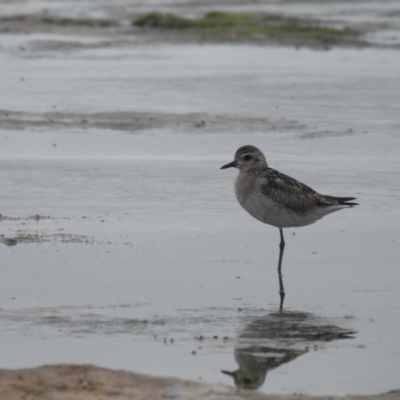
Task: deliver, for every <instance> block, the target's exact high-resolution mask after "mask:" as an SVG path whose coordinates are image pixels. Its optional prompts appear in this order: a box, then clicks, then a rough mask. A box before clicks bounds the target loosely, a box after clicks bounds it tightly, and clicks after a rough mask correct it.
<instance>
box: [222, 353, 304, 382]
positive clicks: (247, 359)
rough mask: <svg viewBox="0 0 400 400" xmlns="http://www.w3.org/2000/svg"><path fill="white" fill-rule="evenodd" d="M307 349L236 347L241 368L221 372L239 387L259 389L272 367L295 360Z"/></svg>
mask: <svg viewBox="0 0 400 400" xmlns="http://www.w3.org/2000/svg"><path fill="white" fill-rule="evenodd" d="M306 352H307V350H303V351H301V350H290V349H278V348H273V347H265V346H250V347H246V348H243V349H240V348H237V349H235V360H236V362H237V363H238V364H239V369H238V370H236V371H233V372H230V371H224V370H222V371H221V372H222V373H223V374H225V375H229V376H231V377H232V378H233V381H234V382H235V386H236V387H237V388H239V389H258V388H259V387H260V386H261V385H262V384H263V383H264V381H265V378H266V377H267V372H268V371H269V370H270V369H274V368H277V367H279V366H280V365H281V364H284V363H287V362H289V361H292V360H294V359H295V358H297V357H298V356H301V355H302V354H304V353H306Z"/></svg>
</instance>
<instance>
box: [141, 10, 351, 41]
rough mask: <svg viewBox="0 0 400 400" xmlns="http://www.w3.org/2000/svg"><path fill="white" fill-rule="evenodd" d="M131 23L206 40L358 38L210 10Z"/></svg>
mask: <svg viewBox="0 0 400 400" xmlns="http://www.w3.org/2000/svg"><path fill="white" fill-rule="evenodd" d="M133 24H134V25H136V26H139V27H144V28H153V29H157V30H164V31H165V30H169V31H172V32H175V33H183V34H184V33H188V34H197V35H201V37H204V38H209V39H213V38H215V39H228V40H232V39H246V38H258V39H262V38H266V39H268V38H276V39H283V38H291V39H296V38H297V39H299V40H302V41H309V42H316V43H336V42H341V41H345V39H346V38H348V39H350V38H355V37H356V36H357V32H356V31H354V30H352V29H349V28H343V29H339V28H333V27H326V26H321V24H318V23H317V22H310V21H302V20H299V19H294V18H287V17H283V16H279V15H271V14H263V13H232V12H225V11H212V12H209V13H207V14H205V15H204V16H203V17H201V18H198V19H190V18H185V17H180V16H177V15H175V14H171V13H160V12H152V13H148V14H144V15H142V16H140V17H139V18H137V19H135V20H134V21H133Z"/></svg>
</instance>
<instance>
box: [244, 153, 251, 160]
mask: <svg viewBox="0 0 400 400" xmlns="http://www.w3.org/2000/svg"><path fill="white" fill-rule="evenodd" d="M243 159H244V160H245V161H250V160H251V155H250V154H247V155H245V156H244V157H243Z"/></svg>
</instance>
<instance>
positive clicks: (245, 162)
mask: <svg viewBox="0 0 400 400" xmlns="http://www.w3.org/2000/svg"><path fill="white" fill-rule="evenodd" d="M230 167H235V168H238V169H239V174H238V176H237V178H236V181H235V193H236V197H237V200H238V202H239V204H240V205H241V206H242V207H243V208H244V209H245V210H246V211H247V212H248V213H249V214H250V215H251V216H253V217H254V218H256V219H258V220H259V221H261V222H264V223H265V224H269V225H272V226H275V227H277V228H279V232H280V235H281V242H280V244H279V247H280V252H279V262H278V276H279V294H280V300H281V301H280V308H281V309H282V307H283V300H284V298H285V290H284V287H283V280H282V258H283V251H284V248H285V241H284V239H283V230H282V229H283V228H289V227H299V226H306V225H310V224H313V223H314V222H315V221H317V220H319V219H321V218H323V217H324V216H325V215H327V214H330V213H332V212H335V211H338V210H341V209H342V208H349V207H352V206H355V205H357V203H351V202H350V201H351V200H354V197H334V196H326V195H323V194H319V193H317V192H316V191H315V190H313V189H311V188H310V187H308V186H306V185H304V183H301V182H299V181H297V180H296V179H293V178H291V177H290V176H287V175H284V174H282V173H280V172H279V171H276V170H274V169H272V168H269V167H268V164H267V161H266V159H265V156H264V154H263V153H262V152H261V151H260V150H259V149H258V148H257V147H254V146H249V145H247V146H242V147H240V148H239V149H238V150H237V151H236V154H235V159H234V160H233V161H232V162H231V163H229V164H226V165H224V166H222V167H221V169H225V168H230Z"/></svg>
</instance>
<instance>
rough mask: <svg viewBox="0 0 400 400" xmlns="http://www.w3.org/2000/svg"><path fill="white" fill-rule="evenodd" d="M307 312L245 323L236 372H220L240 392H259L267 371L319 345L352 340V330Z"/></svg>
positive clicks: (277, 314)
mask: <svg viewBox="0 0 400 400" xmlns="http://www.w3.org/2000/svg"><path fill="white" fill-rule="evenodd" d="M323 322H324V321H323V320H322V319H320V318H317V317H315V316H313V315H312V314H308V313H299V312H286V313H275V314H269V315H267V316H266V317H264V318H258V319H255V320H254V321H252V322H251V323H250V324H248V325H247V326H246V327H245V329H244V330H243V332H242V333H241V334H240V336H239V338H238V342H237V345H236V348H235V360H236V362H237V363H238V364H239V369H238V370H236V371H232V372H230V371H225V370H223V371H221V372H222V373H224V374H225V375H229V376H231V377H232V378H233V380H234V383H235V386H236V387H238V388H241V389H258V388H259V387H260V386H261V385H262V384H263V383H264V381H265V378H266V375H267V372H268V371H269V370H271V369H274V368H277V367H279V366H280V365H282V364H285V363H287V362H289V361H292V360H294V359H295V358H297V357H299V356H301V355H302V354H304V353H306V352H307V351H308V350H309V348H310V346H315V345H316V344H317V343H318V342H329V341H331V340H335V339H347V338H351V337H352V336H351V335H352V334H354V333H355V332H354V331H351V330H346V329H342V328H339V327H337V326H334V325H327V324H323Z"/></svg>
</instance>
